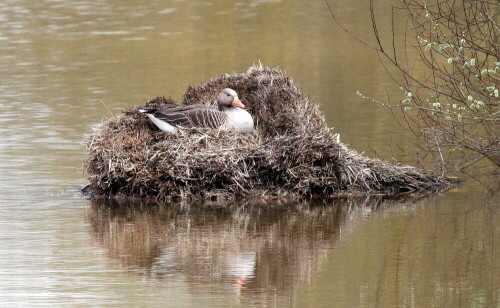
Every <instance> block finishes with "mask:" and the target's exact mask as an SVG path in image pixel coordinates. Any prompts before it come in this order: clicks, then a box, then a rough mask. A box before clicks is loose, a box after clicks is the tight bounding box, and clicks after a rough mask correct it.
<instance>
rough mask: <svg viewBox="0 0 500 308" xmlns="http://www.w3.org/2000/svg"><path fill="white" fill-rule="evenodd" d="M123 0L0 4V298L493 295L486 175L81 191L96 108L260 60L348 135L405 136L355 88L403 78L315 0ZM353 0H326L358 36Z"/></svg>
mask: <svg viewBox="0 0 500 308" xmlns="http://www.w3.org/2000/svg"><path fill="white" fill-rule="evenodd" d="M129 2H130V3H126V4H125V3H124V1H117V0H107V1H104V0H100V1H84V0H80V1H61V0H40V1H27V0H24V1H23V0H7V1H2V2H0V306H6V307H15V306H22V307H25V306H36V305H40V306H57V305H59V306H71V307H74V306H177V307H192V306H193V307H194V306H195V307H198V306H200V305H204V306H206V307H218V306H236V305H241V306H294V307H307V306H309V307H330V306H339V307H346V306H366V307H372V306H380V307H394V306H409V307H429V306H434V307H497V306H498V300H499V296H500V286H499V280H500V278H499V277H500V253H499V251H498V247H499V244H500V243H499V237H500V227H499V226H498V220H499V218H500V217H499V216H500V213H499V212H500V210H499V208H500V207H499V206H498V204H499V196H498V193H497V194H495V193H491V192H489V191H487V190H486V189H484V188H483V186H482V185H479V184H469V185H466V186H464V187H460V188H458V189H455V190H453V191H450V192H447V193H445V194H442V195H437V196H431V197H427V198H421V199H407V200H399V201H397V200H387V199H385V200H384V199H381V198H367V199H354V200H335V201H322V202H320V201H317V202H303V203H293V204H287V203H280V202H272V203H267V204H232V205H230V206H227V205H226V206H225V207H223V206H222V205H220V204H182V205H170V206H168V207H165V206H163V207H161V206H155V205H152V204H142V203H140V202H135V203H132V202H127V203H125V202H123V203H121V204H115V203H105V202H102V201H101V202H91V201H88V200H84V199H82V198H81V197H80V196H79V195H78V194H77V192H76V188H77V187H79V186H81V185H83V184H85V174H84V172H83V170H82V167H81V166H82V160H83V159H84V157H85V152H84V149H83V147H82V146H81V144H80V143H81V139H82V137H83V135H84V134H86V133H89V132H90V130H91V127H92V125H94V124H96V123H98V122H100V121H101V120H102V119H104V118H106V117H108V116H110V114H109V111H108V110H107V108H109V110H110V111H111V112H112V113H114V114H117V113H119V111H120V110H121V109H122V108H124V107H127V106H132V105H138V104H141V103H143V102H144V101H145V100H146V99H148V98H151V97H154V96H156V95H165V96H172V97H174V98H175V99H179V97H180V95H181V94H182V92H183V90H184V89H185V87H186V86H187V85H188V84H199V83H201V82H204V81H206V80H208V79H210V78H213V77H217V76H219V75H220V74H223V73H226V72H228V73H232V72H243V71H246V69H247V68H248V67H249V66H250V65H252V64H253V63H258V62H259V61H261V62H262V63H263V64H264V65H268V66H273V67H274V66H279V67H280V68H282V69H283V70H285V71H286V72H287V73H288V74H289V75H290V76H292V77H293V78H294V79H295V80H296V81H297V83H298V84H299V85H300V87H301V89H302V91H303V93H304V94H306V95H310V96H311V97H312V99H313V101H315V102H318V103H320V104H321V108H322V110H323V111H324V112H325V114H326V118H327V121H328V123H329V124H330V125H331V126H334V127H335V128H336V129H337V131H338V132H340V134H341V138H342V140H343V141H344V142H346V143H347V144H349V145H350V146H351V147H353V148H355V149H357V150H358V151H360V152H363V151H366V152H367V153H368V154H370V155H373V153H372V150H371V149H374V150H375V151H377V153H378V154H380V155H382V156H384V157H391V155H393V154H394V153H393V152H392V149H393V147H394V146H395V145H396V144H402V145H405V144H407V139H408V138H407V136H405V135H404V133H403V132H402V130H401V129H400V128H399V127H398V126H397V124H395V121H394V120H393V118H392V116H391V115H390V114H389V113H388V112H387V111H385V110H383V109H380V108H379V107H377V106H376V105H373V104H372V103H369V102H367V101H364V100H362V99H361V98H360V97H359V96H356V95H355V93H356V91H357V90H361V91H362V92H363V93H365V94H367V95H373V96H377V95H378V96H382V95H383V96H385V95H386V91H388V92H389V93H391V95H393V96H394V97H398V95H401V94H400V93H399V91H398V89H395V88H394V86H393V84H392V83H391V81H390V80H389V79H388V78H387V77H386V76H385V75H384V72H383V68H382V67H381V66H380V65H379V64H378V60H377V57H376V56H375V55H374V54H373V53H371V52H370V51H368V50H366V49H364V48H362V47H361V46H360V45H359V44H357V43H355V42H353V41H352V40H351V39H349V38H348V37H347V36H346V35H345V34H343V33H341V32H340V31H339V30H338V29H337V28H336V27H335V26H334V25H333V23H332V21H331V19H330V18H329V13H328V11H327V10H326V6H325V4H324V2H323V1H300V0H296V1H279V0H267V1H266V0H253V1H241V2H237V1H236V2H235V1H222V0H221V1H199V2H195V1H182V0H177V1H159V0H157V1H155V0H149V1H140V2H139V1H137V2H132V1H129ZM352 2H353V3H351V2H340V3H337V5H336V6H335V8H336V9H337V10H338V12H339V16H340V18H341V20H343V21H344V22H345V23H346V24H347V25H348V26H349V27H350V28H351V29H352V30H353V31H355V32H357V33H360V34H362V35H365V33H367V32H368V29H369V28H370V25H369V19H368V17H369V15H368V14H367V11H366V8H367V5H366V4H365V3H362V2H364V1H356V3H354V1H352ZM358 2H359V3H358ZM384 8H385V9H384ZM379 12H380V16H381V17H383V18H386V17H388V16H389V14H390V11H388V10H387V7H386V6H384V5H382V4H381V5H380V9H379ZM380 27H381V32H382V33H386V34H388V32H387V29H388V28H387V25H384V24H383V23H382V24H381V25H380ZM366 37H369V36H368V35H366ZM104 105H106V106H107V108H106V107H104ZM394 155H395V156H396V158H399V159H400V158H401V157H398V156H397V154H394ZM495 180H496V179H493V182H494V181H495ZM490 182H491V181H490ZM494 185H496V187H495V186H494ZM490 186H491V183H490ZM493 187H494V188H495V189H496V190H497V191H498V184H493Z"/></svg>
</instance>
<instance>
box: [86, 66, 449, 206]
mask: <svg viewBox="0 0 500 308" xmlns="http://www.w3.org/2000/svg"><path fill="white" fill-rule="evenodd" d="M227 87H229V88H233V89H235V90H236V91H237V92H238V94H239V97H240V98H241V99H242V101H243V102H244V103H245V105H247V106H248V107H249V110H250V112H251V113H252V115H253V117H254V119H255V122H256V126H257V129H256V132H255V133H251V134H241V133H235V132H231V131H217V130H209V129H185V130H182V131H181V132H180V133H178V134H167V133H164V132H162V131H160V130H159V129H157V128H156V127H155V126H154V125H153V124H152V123H151V122H150V121H149V120H148V119H147V118H146V117H144V115H142V114H140V113H139V112H138V110H137V108H135V107H134V108H131V109H127V110H125V111H124V112H123V115H122V116H119V117H116V118H111V119H109V120H107V121H105V122H104V123H102V124H101V125H99V126H98V127H96V128H95V129H94V131H93V133H92V134H90V135H89V136H87V137H86V139H85V141H84V144H85V146H86V147H87V149H88V151H89V156H88V158H87V159H86V161H85V169H86V170H87V173H88V175H89V180H90V184H89V185H88V187H87V193H88V194H90V195H92V196H133V197H156V198H158V199H162V200H171V199H206V198H212V197H214V196H216V197H225V198H234V197H249V196H250V197H255V196H259V197H269V196H300V195H307V196H325V195H332V194H336V193H339V192H340V193H346V192H347V193H352V192H383V193H397V192H408V191H424V190H429V191H434V190H441V189H444V188H446V187H448V186H449V185H450V183H449V182H448V181H447V180H446V179H445V178H443V177H439V176H435V175H431V174H428V173H426V172H424V171H422V170H419V169H416V168H414V167H410V166H405V165H400V164H392V163H388V162H385V161H381V160H375V159H369V158H366V157H362V156H360V155H359V154H358V153H356V152H355V151H353V150H349V149H347V148H346V147H345V146H344V145H343V144H342V143H339V142H338V141H337V139H338V138H337V135H336V134H334V133H333V132H332V131H331V129H330V128H328V127H327V125H326V123H325V120H324V118H323V115H322V113H321V112H320V111H319V109H318V106H317V105H316V104H312V103H310V102H309V100H308V99H307V98H306V97H304V96H302V94H301V93H300V90H299V89H298V88H297V87H296V86H295V85H294V83H293V81H292V80H291V79H290V78H289V77H287V76H285V75H284V74H283V73H282V72H281V71H280V70H278V69H271V68H267V67H261V66H259V67H255V66H254V67H251V68H250V69H249V70H248V71H247V72H246V73H244V74H232V75H224V76H222V77H220V78H217V79H215V80H211V81H209V82H207V83H205V84H203V85H201V86H199V87H188V89H187V90H186V92H185V94H184V96H183V102H182V104H183V105H191V104H199V103H203V102H213V101H214V100H215V97H216V96H217V94H218V93H219V91H220V90H221V89H223V88H227ZM146 105H147V106H149V107H166V106H175V105H176V103H175V102H174V101H173V100H172V99H171V98H169V99H165V98H163V97H157V98H155V99H153V100H150V101H148V102H147V103H146Z"/></svg>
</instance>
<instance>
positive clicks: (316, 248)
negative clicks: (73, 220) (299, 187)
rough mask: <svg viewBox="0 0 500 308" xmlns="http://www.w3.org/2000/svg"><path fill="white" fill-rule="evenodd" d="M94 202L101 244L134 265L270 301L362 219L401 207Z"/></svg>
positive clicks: (93, 220) (366, 202)
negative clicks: (390, 208) (382, 208)
mask: <svg viewBox="0 0 500 308" xmlns="http://www.w3.org/2000/svg"><path fill="white" fill-rule="evenodd" d="M91 202H92V206H91V207H90V209H89V212H88V215H87V217H88V221H89V223H90V226H91V234H92V239H93V240H94V242H95V245H97V246H99V247H101V248H104V251H105V254H106V256H107V257H109V258H111V259H113V260H116V261H118V263H119V264H120V265H121V266H123V267H125V268H126V269H127V270H130V271H134V272H139V273H142V274H144V275H147V276H148V277H150V278H152V279H157V280H165V279H167V280H168V279H178V277H179V275H181V276H182V277H183V279H185V280H186V281H187V282H188V283H190V285H202V284H204V285H210V286H211V287H215V288H217V289H220V290H225V291H231V292H233V293H234V294H236V295H242V294H244V293H245V292H253V293H258V294H261V295H262V296H264V297H266V298H271V297H275V296H277V295H278V296H279V295H286V296H289V295H290V293H294V292H295V290H296V289H297V287H298V286H299V285H300V283H301V282H303V281H308V280H309V279H310V277H311V275H312V274H313V273H314V271H315V270H316V269H317V268H318V267H319V266H320V265H321V264H322V262H323V261H324V260H325V258H326V257H327V255H328V251H329V249H331V248H333V247H335V245H337V243H338V242H339V240H340V238H341V235H342V236H344V235H345V232H349V230H351V229H352V228H353V227H354V225H355V223H356V221H357V219H356V218H357V217H364V216H366V215H369V213H370V212H371V211H373V210H375V209H377V208H379V207H381V206H394V204H395V202H393V201H390V200H386V199H384V198H382V197H374V198H363V199H356V198H354V199H353V198H351V199H337V200H333V201H330V202H329V203H327V204H325V203H321V202H320V203H314V202H305V201H302V202H287V203H273V204H263V203H245V204H241V203H232V204H227V203H226V204H220V203H214V204H206V203H205V204H176V205H173V204H169V205H162V206H160V205H157V204H154V203H147V202H144V201H138V202H130V201H117V200H94V201H91ZM367 213H368V214H367ZM346 230H347V231H346Z"/></svg>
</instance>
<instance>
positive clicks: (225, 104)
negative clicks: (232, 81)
mask: <svg viewBox="0 0 500 308" xmlns="http://www.w3.org/2000/svg"><path fill="white" fill-rule="evenodd" d="M217 105H219V109H220V110H223V109H225V108H229V107H239V108H245V105H243V103H242V102H241V101H240V99H239V98H238V94H237V93H236V91H234V90H233V89H230V88H226V89H224V90H222V91H220V93H219V96H217Z"/></svg>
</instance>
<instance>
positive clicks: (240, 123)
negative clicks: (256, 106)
mask: <svg viewBox="0 0 500 308" xmlns="http://www.w3.org/2000/svg"><path fill="white" fill-rule="evenodd" d="M216 102H217V106H213V105H190V106H182V107H174V108H164V109H155V108H147V107H141V108H139V111H140V112H142V113H144V114H145V115H146V116H148V117H149V118H150V119H151V121H153V123H154V124H155V125H156V126H158V128H159V129H161V130H162V131H165V132H168V133H176V132H177V127H179V126H181V127H203V128H216V129H221V130H229V129H234V130H236V131H238V132H251V131H253V129H254V125H253V118H252V116H251V115H250V114H249V113H248V112H247V111H246V110H244V109H242V108H245V105H243V103H242V102H241V101H240V100H239V99H238V94H237V93H236V91H234V90H233V89H229V88H226V89H224V90H222V91H221V92H220V93H219V96H217V100H216Z"/></svg>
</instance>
